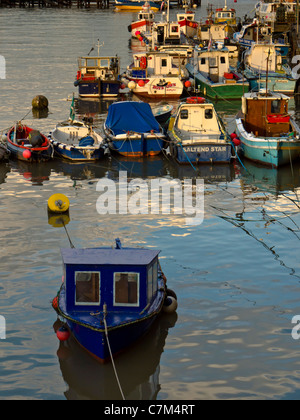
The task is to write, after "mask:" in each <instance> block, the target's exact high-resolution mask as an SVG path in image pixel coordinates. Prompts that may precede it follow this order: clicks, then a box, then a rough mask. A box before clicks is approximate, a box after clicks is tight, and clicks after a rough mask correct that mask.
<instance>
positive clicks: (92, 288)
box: [75, 271, 100, 305]
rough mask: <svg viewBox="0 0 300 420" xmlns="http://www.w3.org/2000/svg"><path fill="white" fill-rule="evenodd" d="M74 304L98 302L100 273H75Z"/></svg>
mask: <svg viewBox="0 0 300 420" xmlns="http://www.w3.org/2000/svg"><path fill="white" fill-rule="evenodd" d="M75 290H76V298H75V299H76V300H75V304H76V305H97V304H98V305H99V304H100V273H99V272H93V271H86V272H83V271H80V272H76V273H75Z"/></svg>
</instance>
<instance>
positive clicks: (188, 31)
mask: <svg viewBox="0 0 300 420" xmlns="http://www.w3.org/2000/svg"><path fill="white" fill-rule="evenodd" d="M177 21H178V23H179V25H180V31H181V32H183V33H184V35H185V36H187V37H188V38H194V37H195V36H197V33H198V27H199V24H198V23H197V22H196V21H195V13H194V12H191V11H190V10H188V7H187V6H185V7H184V13H177Z"/></svg>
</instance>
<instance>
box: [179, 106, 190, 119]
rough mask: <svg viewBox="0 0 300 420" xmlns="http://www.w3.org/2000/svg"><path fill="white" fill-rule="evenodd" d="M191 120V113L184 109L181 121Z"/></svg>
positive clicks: (181, 112)
mask: <svg viewBox="0 0 300 420" xmlns="http://www.w3.org/2000/svg"><path fill="white" fill-rule="evenodd" d="M188 118H189V111H188V109H182V110H181V111H180V119H181V120H187V119H188Z"/></svg>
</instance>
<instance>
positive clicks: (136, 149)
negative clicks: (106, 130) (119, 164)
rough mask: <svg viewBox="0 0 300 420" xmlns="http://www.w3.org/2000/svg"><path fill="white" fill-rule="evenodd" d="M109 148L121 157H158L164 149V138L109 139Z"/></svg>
mask: <svg viewBox="0 0 300 420" xmlns="http://www.w3.org/2000/svg"><path fill="white" fill-rule="evenodd" d="M108 143H109V148H110V149H111V150H112V151H113V152H117V153H118V154H120V155H121V156H127V157H147V156H157V155H159V154H160V153H161V152H162V149H163V147H164V138H161V137H155V136H148V137H147V136H138V137H136V136H135V137H133V138H130V137H128V138H127V139H126V138H125V139H124V138H123V139H116V138H114V137H109V139H108Z"/></svg>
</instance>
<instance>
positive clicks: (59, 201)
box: [48, 194, 70, 213]
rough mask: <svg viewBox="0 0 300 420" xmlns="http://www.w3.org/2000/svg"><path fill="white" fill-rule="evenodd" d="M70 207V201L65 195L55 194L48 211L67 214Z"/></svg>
mask: <svg viewBox="0 0 300 420" xmlns="http://www.w3.org/2000/svg"><path fill="white" fill-rule="evenodd" d="M69 207H70V201H69V199H68V197H66V196H65V195H63V194H53V195H52V196H51V197H50V198H49V200H48V209H49V210H50V211H51V212H53V213H66V212H67V211H68V210H69Z"/></svg>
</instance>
